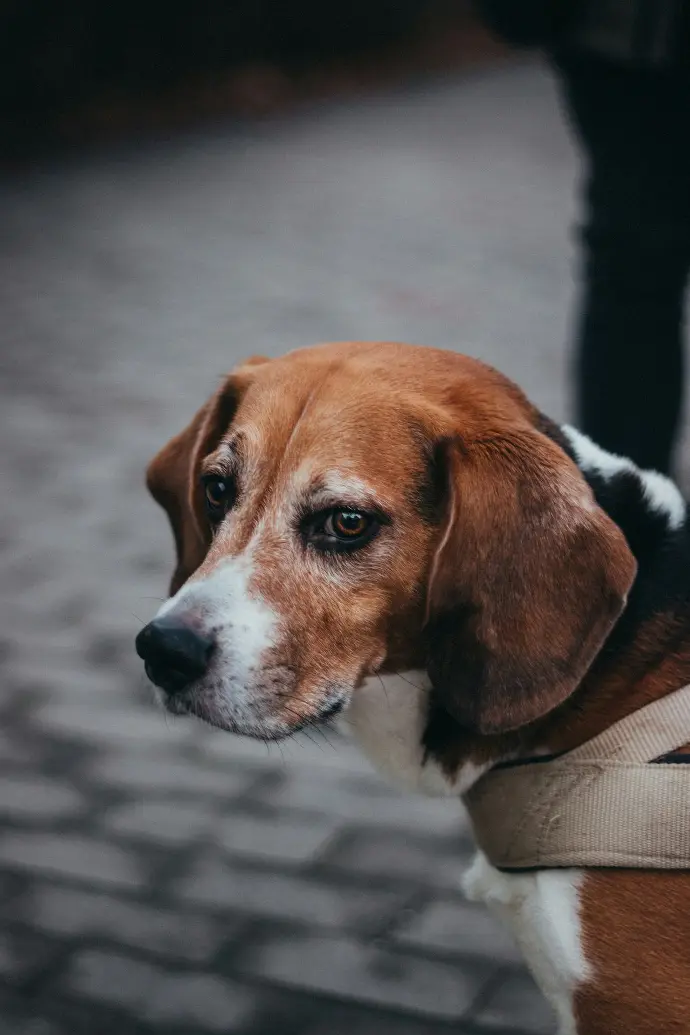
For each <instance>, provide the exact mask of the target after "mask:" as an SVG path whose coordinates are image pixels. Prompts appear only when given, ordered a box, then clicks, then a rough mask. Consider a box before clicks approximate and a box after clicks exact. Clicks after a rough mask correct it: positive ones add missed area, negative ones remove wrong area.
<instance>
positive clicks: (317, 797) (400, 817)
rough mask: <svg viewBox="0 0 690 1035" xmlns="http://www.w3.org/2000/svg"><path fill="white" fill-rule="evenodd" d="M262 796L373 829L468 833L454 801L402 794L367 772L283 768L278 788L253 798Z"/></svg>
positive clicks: (279, 804) (274, 802)
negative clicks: (367, 825) (317, 772)
mask: <svg viewBox="0 0 690 1035" xmlns="http://www.w3.org/2000/svg"><path fill="white" fill-rule="evenodd" d="M262 798H263V799H264V800H266V802H267V803H270V804H271V805H273V806H275V807H276V808H286V809H304V810H305V811H310V812H311V811H314V812H328V813H329V814H330V815H335V816H339V817H341V818H342V819H347V820H351V821H352V822H354V823H361V824H370V825H371V826H372V827H375V828H376V829H380V828H382V827H384V828H385V827H398V828H402V829H409V828H412V829H415V830H419V831H428V832H429V833H430V834H458V835H460V834H461V833H466V832H467V831H468V829H469V828H468V825H467V818H466V815H465V812H464V810H463V808H462V806H461V804H460V802H459V800H455V799H452V798H423V797H420V796H416V795H410V794H403V793H401V792H399V791H397V790H396V789H395V788H392V787H389V786H388V785H387V784H386V783H384V781H383V780H382V779H380V778H379V777H378V776H376V775H375V774H369V773H343V772H340V771H335V770H334V771H329V770H327V769H324V770H323V771H321V770H320V771H319V774H318V776H316V775H315V774H314V771H313V769H310V768H307V767H305V768H304V769H301V768H298V767H296V766H291V767H286V768H285V771H284V779H283V780H282V781H281V783H280V784H279V785H278V786H277V787H268V786H267V787H266V788H265V789H264V790H263V794H262V793H261V792H259V794H257V799H258V800H262ZM467 836H468V835H467Z"/></svg>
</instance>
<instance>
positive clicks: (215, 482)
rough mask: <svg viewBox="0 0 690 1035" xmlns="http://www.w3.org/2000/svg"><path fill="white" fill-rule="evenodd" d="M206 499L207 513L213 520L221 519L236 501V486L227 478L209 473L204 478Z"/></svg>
mask: <svg viewBox="0 0 690 1035" xmlns="http://www.w3.org/2000/svg"><path fill="white" fill-rule="evenodd" d="M203 486H204V499H205V502H206V513H207V514H208V516H209V518H210V519H211V521H219V520H220V518H222V517H223V516H224V515H225V514H227V512H228V511H229V510H230V507H231V506H232V504H233V502H234V487H233V484H232V482H231V481H230V480H229V479H227V478H220V477H218V476H217V475H209V476H208V477H207V478H204V481H203Z"/></svg>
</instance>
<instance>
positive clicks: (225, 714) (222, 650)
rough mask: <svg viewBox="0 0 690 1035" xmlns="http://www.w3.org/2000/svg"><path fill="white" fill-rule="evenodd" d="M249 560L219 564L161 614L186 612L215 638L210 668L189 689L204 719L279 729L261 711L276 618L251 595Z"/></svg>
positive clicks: (250, 728) (251, 729) (188, 586)
mask: <svg viewBox="0 0 690 1035" xmlns="http://www.w3.org/2000/svg"><path fill="white" fill-rule="evenodd" d="M250 578H251V562H250V561H249V560H248V559H247V558H246V557H235V558H231V559H229V560H226V561H224V562H222V563H220V564H219V565H218V566H217V567H216V568H215V569H214V570H213V571H212V572H211V574H210V575H208V576H206V577H205V578H198V579H191V580H190V581H189V582H186V583H185V584H184V586H182V587H181V589H179V590H178V592H177V593H176V594H175V596H174V597H171V599H170V600H167V601H166V602H165V603H164V604H163V605H162V606H161V608H160V609H159V611H158V616H159V617H160V616H162V615H170V614H175V613H179V614H180V616H182V615H183V614H185V613H189V614H192V615H193V616H194V621H195V623H196V624H197V625H198V626H199V628H200V630H201V631H202V632H203V633H205V634H206V635H209V636H212V637H213V639H214V640H215V649H214V654H213V658H212V661H211V665H210V666H209V669H208V672H207V673H206V675H204V676H203V677H202V679H200V680H198V681H197V683H195V684H194V685H193V687H192V688H191V693H192V694H193V695H194V700H195V704H196V706H198V707H199V708H200V709H201V712H202V717H203V718H208V719H209V720H210V721H217V723H218V725H227V726H229V727H230V728H234V729H237V730H238V732H260V733H261V734H262V735H266V736H270V735H271V733H272V732H275V731H274V730H273V727H272V722H273V720H271V718H270V716H267V715H264V714H262V712H263V708H262V702H261V700H260V698H261V694H260V692H259V693H257V691H260V689H261V683H262V680H264V679H265V669H264V665H263V662H262V658H263V656H264V654H265V652H266V651H267V650H269V649H270V648H272V647H274V646H275V645H276V641H277V635H278V617H277V615H276V614H275V613H274V612H273V611H272V610H271V608H269V607H268V605H267V604H266V603H265V602H264V601H263V600H261V599H260V598H258V597H256V596H255V595H250V593H249V588H248V587H249V581H250Z"/></svg>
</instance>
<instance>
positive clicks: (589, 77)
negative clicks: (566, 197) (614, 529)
mask: <svg viewBox="0 0 690 1035" xmlns="http://www.w3.org/2000/svg"><path fill="white" fill-rule="evenodd" d="M556 64H557V67H558V69H559V71H560V73H561V77H562V82H563V86H564V94H565V99H566V105H567V108H568V112H569V114H570V117H571V119H572V121H573V123H574V126H575V128H576V130H577V132H578V135H579V138H580V140H581V143H582V145H583V148H584V151H585V156H586V159H587V163H588V185H587V196H586V202H587V214H586V217H585V220H584V227H583V233H582V243H583V250H584V262H583V285H582V310H581V314H580V319H579V326H578V331H577V334H578V339H577V344H576V349H577V351H576V362H575V374H576V403H577V411H578V412H577V419H578V423H579V426H580V428H581V430H582V431H584V432H585V433H586V434H588V435H590V436H591V437H592V438H593V439H595V440H596V441H597V442H598V443H599V444H600V445H602V446H603V447H604V448H606V449H609V450H610V451H612V452H615V453H620V454H621V455H624V456H629V457H631V458H632V459H633V460H634V461H635V462H636V463H638V464H639V465H640V466H642V467H652V468H655V469H657V470H660V471H665V472H666V471H668V470H669V468H670V465H671V458H672V452H673V446H674V443H675V438H676V433H677V429H678V423H679V416H680V410H681V402H682V380H683V344H682V323H683V298H684V289H685V283H686V279H687V274H688V269H689V268H690V88H688V79H687V78H681V77H680V76H675V77H674V76H669V75H665V74H663V73H659V72H656V71H651V70H636V69H633V68H629V67H627V66H624V65H616V64H614V63H610V62H607V61H604V60H601V59H597V58H589V57H586V56H582V55H580V56H574V55H572V54H570V55H558V57H557V59H556Z"/></svg>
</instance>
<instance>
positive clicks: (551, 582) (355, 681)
mask: <svg viewBox="0 0 690 1035" xmlns="http://www.w3.org/2000/svg"><path fill="white" fill-rule="evenodd" d="M148 485H149V488H150V490H151V492H152V494H153V496H154V497H155V499H156V500H157V501H158V502H159V503H160V504H161V505H162V506H163V507H164V508H165V509H166V511H167V513H168V516H169V518H170V522H171V524H172V528H173V533H174V537H175V543H176V547H177V566H176V569H175V573H174V575H173V578H172V584H171V593H172V594H173V596H172V597H171V599H169V600H168V601H167V602H166V603H165V604H164V605H163V607H162V608H161V609H160V611H159V614H158V616H157V617H156V619H154V621H153V622H152V623H151V624H150V625H149V626H147V627H146V629H144V630H143V631H142V633H140V635H139V638H138V641H137V647H138V650H139V652H140V654H141V655H142V657H144V659H145V660H146V665H147V671H148V673H149V675H150V677H151V679H152V680H153V682H154V683H156V684H157V685H159V686H160V687H161V688H162V690H163V696H164V699H165V701H166V704H167V706H168V707H169V708H170V709H171V710H172V711H175V712H179V713H183V712H189V713H192V714H196V715H198V716H200V717H201V718H203V719H206V720H207V721H209V722H211V723H213V724H215V725H217V726H220V727H223V728H225V729H228V730H233V731H236V732H239V733H245V734H252V735H256V736H260V737H266V738H278V737H282V736H286V735H288V734H290V733H292V732H294V731H295V730H297V729H298V728H300V727H301V726H303V725H305V724H307V723H310V722H312V721H314V720H316V719H318V718H320V717H324V716H327V715H330V714H332V713H334V712H336V711H337V710H338V709H340V708H341V707H342V706H343V705H345V704H347V703H348V702H349V700H350V699H351V698H352V695H356V693H357V690H358V688H359V687H360V686H361V685H362V684H363V682H364V681H365V680H366V679H367V677H370V676H373V675H376V674H385V673H394V672H404V671H406V670H409V669H419V668H425V669H426V670H427V671H428V673H429V677H430V680H431V684H432V685H433V687H434V691H435V697H436V700H437V701H438V702H440V704H441V705H442V706H443V707H444V708H445V709H446V710H447V711H448V712H449V713H450V714H451V715H453V716H454V717H455V718H456V720H458V721H459V722H460V723H461V724H462V725H463V726H465V727H467V728H469V729H472V730H474V731H478V732H482V733H495V732H501V731H505V730H509V729H515V728H517V727H520V726H522V725H524V724H526V723H529V722H532V721H534V720H535V719H537V718H538V717H540V716H541V715H543V714H545V713H546V712H548V711H550V710H551V709H553V708H554V707H556V706H557V705H558V704H560V703H561V702H562V701H563V700H565V698H566V697H568V695H569V694H570V693H571V692H572V691H573V690H574V688H575V687H576V686H577V685H578V683H579V682H580V680H581V679H582V677H583V675H584V674H585V672H586V671H587V669H588V667H589V666H590V664H591V662H592V660H593V659H594V657H595V655H596V654H597V652H598V651H599V649H600V647H601V645H602V643H603V641H604V639H605V638H606V636H607V634H608V632H609V631H610V629H611V627H612V625H613V624H614V622H615V621H616V618H617V617H618V615H619V613H620V611H621V609H622V607H623V605H624V601H625V597H626V594H627V591H628V589H629V587H630V585H631V583H632V580H633V578H634V574H635V562H634V560H633V558H632V555H631V553H630V551H629V549H628V546H627V544H626V542H625V539H624V537H623V535H622V533H621V532H620V530H619V529H618V527H617V526H616V525H615V524H613V522H612V521H610V519H609V518H608V517H607V516H606V514H605V513H604V512H603V511H602V510H601V509H600V508H599V507H598V506H597V505H596V503H595V501H594V499H593V496H592V493H591V491H590V489H589V488H588V486H587V484H586V482H585V480H584V478H583V477H582V475H581V473H580V471H579V470H578V468H577V466H576V465H575V464H574V463H573V462H572V461H571V460H570V459H569V458H568V456H567V455H566V454H565V453H564V452H563V450H561V449H560V447H559V446H558V445H557V444H556V442H555V441H553V440H552V438H550V437H548V436H547V435H545V434H544V433H543V432H542V431H541V430H540V417H539V414H538V413H537V411H536V410H535V409H534V408H533V407H532V406H531V405H530V404H529V403H528V402H527V400H526V399H525V398H524V396H523V395H522V393H521V392H520V391H519V390H518V389H517V388H516V387H515V386H514V385H512V384H511V383H510V382H509V381H507V380H506V379H505V378H503V377H502V376H501V375H499V374H498V373H496V372H495V371H494V370H492V369H490V368H488V367H486V366H484V365H483V364H481V363H479V362H477V361H475V360H471V359H468V358H466V357H463V356H459V355H456V354H452V353H446V352H441V351H436V350H433V349H422V348H415V347H412V346H404V345H396V344H387V343H373V344H367V343H361V344H338V345H325V346H318V347H316V348H312V349H305V350H302V351H298V352H294V353H291V354H289V355H287V356H285V357H284V358H282V359H278V360H271V361H265V360H251V361H249V362H247V363H246V364H244V365H243V366H242V367H240V368H239V369H237V370H236V371H235V372H234V373H232V374H231V375H230V376H229V377H228V378H227V380H226V381H225V383H224V384H223V385H222V386H221V388H220V389H219V390H218V391H217V392H216V394H215V395H214V396H213V397H212V398H211V399H210V401H209V402H208V403H207V404H206V405H205V406H204V407H203V409H202V410H200V411H199V413H198V414H197V415H196V416H195V417H194V419H193V420H192V422H191V424H190V425H189V426H188V427H187V428H186V429H185V430H184V431H182V432H181V434H179V435H178V436H177V437H176V438H174V439H173V440H172V441H171V442H170V443H169V444H168V445H167V446H165V448H164V449H163V450H162V451H161V452H160V453H159V454H158V455H157V456H156V457H155V458H154V460H153V461H152V463H151V464H150V466H149V470H148Z"/></svg>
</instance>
